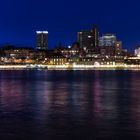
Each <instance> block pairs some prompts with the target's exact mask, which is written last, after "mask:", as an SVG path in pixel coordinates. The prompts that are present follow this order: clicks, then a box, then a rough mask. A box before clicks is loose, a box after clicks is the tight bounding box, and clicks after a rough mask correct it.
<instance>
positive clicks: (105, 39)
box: [99, 34, 117, 47]
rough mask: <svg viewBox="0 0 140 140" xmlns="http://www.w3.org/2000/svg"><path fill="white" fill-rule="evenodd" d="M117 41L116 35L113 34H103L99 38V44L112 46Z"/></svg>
mask: <svg viewBox="0 0 140 140" xmlns="http://www.w3.org/2000/svg"><path fill="white" fill-rule="evenodd" d="M116 42H117V39H116V36H115V35H113V34H105V35H103V36H102V37H100V38H99V46H104V47H105V46H107V47H109V46H112V47H114V46H115V44H116Z"/></svg>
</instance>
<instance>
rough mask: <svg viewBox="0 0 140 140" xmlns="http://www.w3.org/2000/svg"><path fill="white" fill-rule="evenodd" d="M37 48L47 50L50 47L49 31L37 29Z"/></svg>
mask: <svg viewBox="0 0 140 140" xmlns="http://www.w3.org/2000/svg"><path fill="white" fill-rule="evenodd" d="M36 34H37V50H41V51H46V50H47V49H48V31H36Z"/></svg>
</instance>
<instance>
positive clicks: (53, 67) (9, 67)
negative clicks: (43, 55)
mask: <svg viewBox="0 0 140 140" xmlns="http://www.w3.org/2000/svg"><path fill="white" fill-rule="evenodd" d="M29 69H37V70H41V69H42V70H140V65H100V66H96V65H41V64H40V65H0V70H29Z"/></svg>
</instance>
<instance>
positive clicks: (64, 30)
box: [0, 0, 140, 50]
mask: <svg viewBox="0 0 140 140" xmlns="http://www.w3.org/2000/svg"><path fill="white" fill-rule="evenodd" d="M7 3H8V5H7ZM94 5H96V6H94ZM138 5H139V2H138V1H136V0H135V1H133V2H127V5H126V2H122V1H120V0H118V1H117V2H114V1H110V0H108V1H105V2H104V1H101V0H100V1H91V0H88V1H86V2H85V1H73V0H71V1H68V2H65V1H64V0H61V1H59V2H58V1H49V0H48V1H45V0H41V1H38V2H37V1H32V0H30V1H27V0H24V1H22V2H18V1H17V0H14V1H12V2H11V1H10V0H6V1H4V2H2V3H1V10H0V11H1V15H0V16H1V23H0V31H1V32H0V36H1V40H0V44H5V43H12V44H21V45H30V46H33V47H35V45H36V44H35V40H36V38H35V37H36V34H35V31H36V30H48V31H49V47H50V48H52V47H54V46H55V45H56V44H57V43H59V42H62V44H64V45H69V44H71V43H72V42H73V41H75V40H76V33H77V32H78V31H80V30H85V29H89V28H88V27H91V26H92V24H97V25H98V26H99V30H100V33H101V34H102V33H108V32H109V33H115V34H116V35H117V36H118V38H119V40H122V41H123V46H124V48H127V49H131V50H133V49H134V48H135V47H136V46H137V45H139V44H140V40H139V36H140V31H139V30H138V29H139V23H140V20H139V18H138V17H139V15H138V14H139V12H138V11H139V7H138ZM124 7H125V9H124ZM132 7H133V10H130V9H131V8H132ZM6 9H8V10H6ZM83 9H84V10H83ZM9 11H10V12H9ZM134 21H137V22H134Z"/></svg>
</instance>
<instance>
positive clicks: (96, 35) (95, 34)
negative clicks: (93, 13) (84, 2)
mask: <svg viewBox="0 0 140 140" xmlns="http://www.w3.org/2000/svg"><path fill="white" fill-rule="evenodd" d="M92 37H93V46H94V47H98V46H99V31H98V27H97V26H96V25H94V26H93V29H92Z"/></svg>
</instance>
